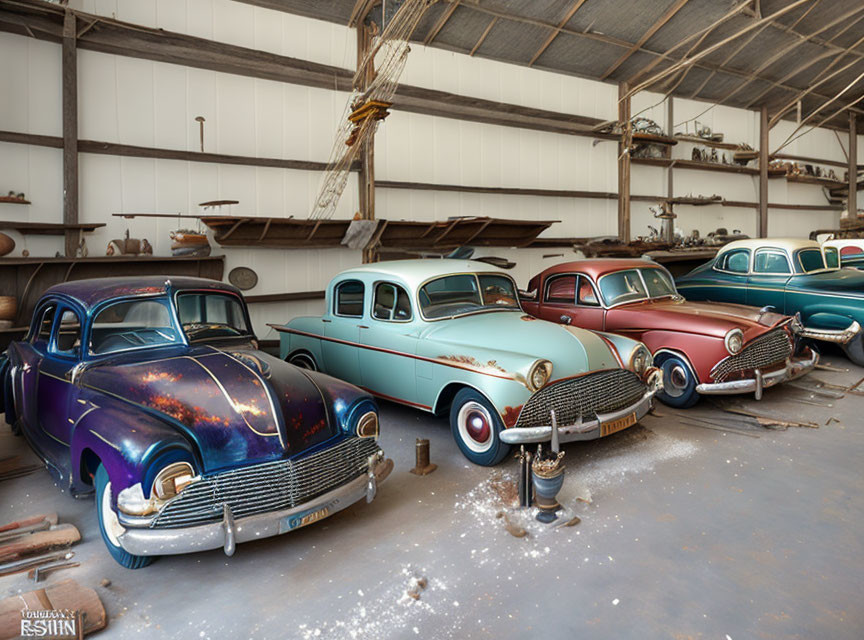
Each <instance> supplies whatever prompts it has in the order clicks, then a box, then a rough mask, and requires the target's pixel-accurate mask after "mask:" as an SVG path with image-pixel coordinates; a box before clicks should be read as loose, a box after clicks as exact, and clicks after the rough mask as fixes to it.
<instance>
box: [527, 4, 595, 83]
mask: <svg viewBox="0 0 864 640" xmlns="http://www.w3.org/2000/svg"><path fill="white" fill-rule="evenodd" d="M583 4H585V0H575V2H574V3H573V6H571V7H570V10H569V11H568V12H567V13H566V14H565V15H564V18H563V19H562V20H561V22H559V23H558V26H557V27H555V28H554V29H553V30H552V33H550V34H549V37H548V38H546V40H544V41H543V44H542V45H540V48H539V49H537V52H536V53H535V54H534V55H533V56H532V57H531V60H530V61H529V62H528V66H529V67H530V66H531V65H533V64H534V63H535V62H537V58H539V57H540V56H542V55H543V52H544V51H546V49H548V48H549V45H550V44H552V42H553V40H555V38H557V37H558V34H559V33H561V30H562V29H563V28H564V27H566V26H567V23H568V22H570V20H571V19H572V18H573V16H575V15H576V12H577V11H579V9H580V8H581V7H582V5H583Z"/></svg>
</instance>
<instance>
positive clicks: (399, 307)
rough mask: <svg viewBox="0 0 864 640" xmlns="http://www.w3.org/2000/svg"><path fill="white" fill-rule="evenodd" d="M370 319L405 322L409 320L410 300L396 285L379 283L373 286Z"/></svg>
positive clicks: (403, 290)
mask: <svg viewBox="0 0 864 640" xmlns="http://www.w3.org/2000/svg"><path fill="white" fill-rule="evenodd" d="M372 317H373V318H375V319H376V320H391V321H394V320H395V321H397V322H399V321H406V320H410V319H411V300H410V298H409V297H408V293H407V292H406V291H405V289H403V288H402V287H400V286H399V285H397V284H391V283H389V282H379V283H378V284H377V285H375V299H374V300H373V302H372Z"/></svg>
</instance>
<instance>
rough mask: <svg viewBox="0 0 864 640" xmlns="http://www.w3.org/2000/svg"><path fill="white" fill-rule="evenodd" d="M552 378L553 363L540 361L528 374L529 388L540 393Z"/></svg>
mask: <svg viewBox="0 0 864 640" xmlns="http://www.w3.org/2000/svg"><path fill="white" fill-rule="evenodd" d="M551 377H552V363H551V362H549V361H548V360H538V361H537V362H535V363H534V364H533V365H532V366H531V370H530V371H529V372H528V387H529V388H530V389H531V391H539V390H540V389H542V388H543V387H544V386H546V383H547V382H549V378H551Z"/></svg>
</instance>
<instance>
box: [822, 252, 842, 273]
mask: <svg viewBox="0 0 864 640" xmlns="http://www.w3.org/2000/svg"><path fill="white" fill-rule="evenodd" d="M825 266H826V267H828V268H829V269H836V268H838V267H839V266H840V254H838V253H837V249H835V248H834V247H825Z"/></svg>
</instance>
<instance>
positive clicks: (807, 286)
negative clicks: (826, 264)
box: [786, 267, 864, 298]
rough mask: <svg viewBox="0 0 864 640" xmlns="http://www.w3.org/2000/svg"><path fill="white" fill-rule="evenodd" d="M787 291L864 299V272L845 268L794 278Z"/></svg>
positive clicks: (787, 286)
mask: <svg viewBox="0 0 864 640" xmlns="http://www.w3.org/2000/svg"><path fill="white" fill-rule="evenodd" d="M786 289H787V290H796V291H808V290H810V291H816V292H818V293H833V294H842V295H846V296H856V297H861V298H864V271H861V270H860V269H853V268H850V267H844V268H843V269H836V270H834V271H823V272H822V273H812V274H809V275H799V276H793V277H792V278H791V279H790V280H789V282H788V284H787V285H786Z"/></svg>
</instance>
